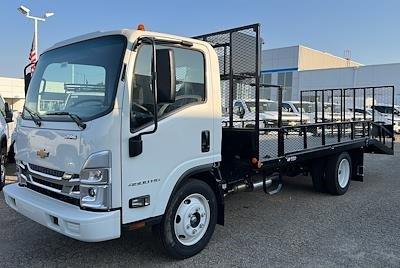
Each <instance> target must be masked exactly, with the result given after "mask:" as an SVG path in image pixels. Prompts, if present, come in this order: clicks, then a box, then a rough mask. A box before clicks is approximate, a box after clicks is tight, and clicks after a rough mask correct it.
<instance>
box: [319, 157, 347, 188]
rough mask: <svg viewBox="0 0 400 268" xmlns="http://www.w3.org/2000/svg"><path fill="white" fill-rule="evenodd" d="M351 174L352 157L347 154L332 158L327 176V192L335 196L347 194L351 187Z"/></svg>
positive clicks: (329, 160) (328, 165) (329, 161)
mask: <svg viewBox="0 0 400 268" xmlns="http://www.w3.org/2000/svg"><path fill="white" fill-rule="evenodd" d="M351 174H352V163H351V157H350V155H349V154H348V153H347V152H344V153H341V154H339V155H336V156H332V157H330V158H329V159H328V163H327V168H326V174H325V182H326V187H327V190H328V191H329V192H330V193H331V194H334V195H342V194H344V193H346V192H347V190H348V189H349V186H350V180H351Z"/></svg>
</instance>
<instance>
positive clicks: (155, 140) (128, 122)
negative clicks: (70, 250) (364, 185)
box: [3, 24, 393, 258]
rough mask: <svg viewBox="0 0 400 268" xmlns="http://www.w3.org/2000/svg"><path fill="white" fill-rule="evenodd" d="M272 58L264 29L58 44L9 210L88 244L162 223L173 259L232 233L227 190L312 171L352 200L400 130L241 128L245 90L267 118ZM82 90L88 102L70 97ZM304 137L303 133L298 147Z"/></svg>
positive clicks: (19, 141)
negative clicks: (265, 51) (265, 50)
mask: <svg viewBox="0 0 400 268" xmlns="http://www.w3.org/2000/svg"><path fill="white" fill-rule="evenodd" d="M140 28H142V27H140ZM224 51H225V52H227V51H228V52H229V53H225V54H224ZM260 51H261V38H260V25H259V24H254V25H249V26H243V27H240V28H236V29H230V30H225V31H221V32H218V33H213V34H208V35H204V36H198V37H196V38H185V37H180V36H174V35H168V34H162V33H156V32H149V31H144V30H118V31H111V32H96V33H92V34H88V35H84V36H80V37H77V38H73V39H70V40H67V41H64V42H61V43H58V44H56V45H54V46H53V47H51V48H50V49H48V50H47V51H46V52H44V53H43V54H42V55H41V56H40V59H39V61H38V64H37V66H36V69H35V72H34V75H33V77H32V79H31V80H30V83H29V88H28V91H27V96H26V102H25V107H24V111H23V114H22V117H21V119H20V121H19V123H18V125H17V132H16V133H17V137H16V143H15V151H16V155H15V158H16V166H17V176H18V183H15V184H9V185H7V186H6V187H4V190H3V192H4V196H5V201H6V202H7V204H8V205H9V206H10V207H11V208H13V209H14V210H16V211H18V212H19V213H21V214H23V215H25V216H26V217H28V218H30V219H32V220H34V221H36V222H38V223H40V224H42V225H44V226H46V227H48V228H50V229H51V230H54V231H56V232H59V233H61V234H63V235H66V236H69V237H72V238H74V239H77V240H81V241H86V242H99V241H105V240H110V239H116V238H119V237H120V236H121V232H122V230H124V229H129V230H134V229H138V228H142V227H145V226H153V228H154V230H156V231H157V234H158V235H159V236H160V238H161V242H162V245H163V247H164V248H165V249H166V251H167V252H168V253H169V254H170V255H171V256H173V257H175V258H187V257H190V256H193V255H195V254H197V253H198V252H200V251H201V250H202V249H203V248H204V247H205V246H206V245H207V243H208V242H209V240H210V238H211V236H212V234H213V232H214V228H215V225H216V224H217V223H218V224H224V197H225V195H227V194H231V193H234V192H239V191H253V190H258V189H263V190H264V192H265V193H269V194H274V193H277V192H278V191H279V189H280V188H281V186H282V179H281V178H282V175H291V176H293V175H296V174H304V173H305V172H310V173H311V175H312V178H313V184H314V187H315V189H316V190H318V191H325V192H329V193H331V194H335V195H341V194H344V193H345V192H346V191H347V189H348V188H349V185H350V180H362V178H363V168H362V167H363V154H364V153H367V152H376V153H386V154H393V140H392V139H393V137H391V136H390V133H386V132H384V133H383V134H384V135H385V136H384V138H385V137H386V141H387V143H384V142H380V141H379V140H377V139H376V138H375V137H374V136H372V135H370V133H369V131H370V129H374V128H379V126H374V125H373V122H363V125H362V126H364V130H365V131H363V132H352V133H351V135H350V133H347V134H344V133H343V132H337V136H334V135H330V136H324V132H322V135H321V136H318V137H313V136H310V135H307V126H282V114H281V109H278V125H277V126H276V127H275V128H265V129H262V128H260V126H259V124H255V125H254V126H253V128H238V127H235V126H234V124H233V108H234V107H233V101H234V99H235V94H237V93H238V92H237V91H238V90H239V89H238V88H237V87H236V89H235V85H234V84H235V83H236V82H237V81H240V83H241V84H244V83H247V84H246V86H243V87H241V89H240V90H243V91H249V90H254V92H255V96H256V98H255V111H254V117H255V118H254V120H255V122H257V121H258V120H259V115H260V105H259V89H260V74H261V73H260ZM227 58H230V59H231V60H230V61H228V60H227ZM25 80H26V81H28V82H29V79H28V78H26V79H25ZM44 81H45V82H44ZM220 81H225V84H227V85H228V86H227V87H222V86H220V85H221V83H220ZM226 81H228V82H229V83H228V82H226ZM60 85H63V86H60ZM72 87H73V88H74V92H75V93H74V94H75V96H81V97H82V96H84V98H82V100H80V98H79V97H77V98H76V101H74V102H73V103H71V102H70V101H67V100H68V99H69V98H70V89H71V88H72ZM88 88H90V90H88ZM94 88H95V90H93V89H94ZM277 88H279V96H280V97H279V99H280V101H279V102H278V107H281V102H282V98H281V97H282V88H281V87H279V86H277ZM377 90H378V88H377ZM79 92H81V93H82V94H78V93H79ZM83 92H84V93H85V94H83ZM91 92H92V93H93V94H92V93H91ZM99 93H101V94H99ZM242 93H246V94H247V93H248V92H242ZM243 95H244V94H243ZM66 103H70V104H68V105H66ZM221 103H228V111H229V115H228V117H229V124H228V126H227V127H222V125H221V121H222V115H221V110H222V109H221V106H222V105H221ZM331 124H336V125H339V124H340V122H334V123H331ZM346 124H351V125H352V126H356V125H357V124H358V122H346ZM324 126H325V125H323V126H322V125H318V124H317V125H315V127H324ZM367 126H368V128H366V127H367ZM294 128H299V133H304V134H305V135H297V136H293V137H289V139H287V138H286V137H285V135H284V133H286V132H287V131H288V130H290V129H294ZM337 129H339V128H337ZM351 129H353V127H352V128H351ZM267 132H269V133H272V132H274V133H276V135H266V133H267ZM357 133H362V134H357ZM380 133H381V132H380ZM380 137H381V136H380ZM389 141H391V142H389ZM292 145H296V146H292ZM20 228H24V227H23V226H20Z"/></svg>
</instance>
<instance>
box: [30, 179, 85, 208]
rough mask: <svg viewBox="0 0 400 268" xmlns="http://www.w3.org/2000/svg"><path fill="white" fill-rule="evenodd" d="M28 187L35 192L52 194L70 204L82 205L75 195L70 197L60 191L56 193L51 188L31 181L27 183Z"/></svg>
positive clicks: (51, 195) (53, 196)
mask: <svg viewBox="0 0 400 268" xmlns="http://www.w3.org/2000/svg"><path fill="white" fill-rule="evenodd" d="M27 187H28V188H29V189H31V190H33V191H35V192H38V193H41V194H44V195H47V196H50V197H52V198H55V199H58V200H61V201H64V202H67V203H69V204H72V205H76V206H79V205H80V201H79V199H77V198H73V197H69V196H66V195H62V194H59V193H55V192H52V191H50V190H47V189H44V188H41V187H38V186H36V185H33V184H31V183H27Z"/></svg>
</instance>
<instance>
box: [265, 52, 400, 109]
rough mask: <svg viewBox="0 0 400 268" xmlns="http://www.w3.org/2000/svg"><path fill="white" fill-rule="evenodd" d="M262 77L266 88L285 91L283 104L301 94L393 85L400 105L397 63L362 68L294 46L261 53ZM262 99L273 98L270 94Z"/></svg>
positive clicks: (323, 53) (345, 60)
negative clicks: (268, 86)
mask: <svg viewBox="0 0 400 268" xmlns="http://www.w3.org/2000/svg"><path fill="white" fill-rule="evenodd" d="M261 70H262V76H261V78H262V79H261V81H262V82H263V83H265V84H279V85H282V86H283V87H284V94H283V98H284V100H291V99H292V100H298V99H299V97H300V95H299V92H300V90H307V89H328V88H348V87H363V86H379V85H394V86H395V95H396V97H395V100H396V102H397V103H400V63H399V64H380V65H362V64H360V63H358V62H354V61H352V60H348V59H345V58H341V57H337V56H334V55H332V54H329V53H326V52H322V51H318V50H315V49H311V48H307V47H305V46H293V47H285V48H276V49H268V50H264V51H263V52H262V68H261ZM261 97H264V98H274V95H273V93H272V96H271V90H263V91H262V92H261Z"/></svg>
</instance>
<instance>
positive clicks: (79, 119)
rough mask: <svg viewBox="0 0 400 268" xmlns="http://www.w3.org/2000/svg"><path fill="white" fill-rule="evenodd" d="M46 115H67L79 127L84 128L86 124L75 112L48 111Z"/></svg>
mask: <svg viewBox="0 0 400 268" xmlns="http://www.w3.org/2000/svg"><path fill="white" fill-rule="evenodd" d="M46 115H68V116H69V117H70V118H71V119H72V120H73V121H74V122H75V123H76V124H77V125H78V127H80V128H81V129H85V128H86V124H85V123H83V122H82V119H81V118H80V117H79V116H78V115H76V114H71V113H69V112H62V111H60V112H50V113H46Z"/></svg>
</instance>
